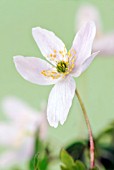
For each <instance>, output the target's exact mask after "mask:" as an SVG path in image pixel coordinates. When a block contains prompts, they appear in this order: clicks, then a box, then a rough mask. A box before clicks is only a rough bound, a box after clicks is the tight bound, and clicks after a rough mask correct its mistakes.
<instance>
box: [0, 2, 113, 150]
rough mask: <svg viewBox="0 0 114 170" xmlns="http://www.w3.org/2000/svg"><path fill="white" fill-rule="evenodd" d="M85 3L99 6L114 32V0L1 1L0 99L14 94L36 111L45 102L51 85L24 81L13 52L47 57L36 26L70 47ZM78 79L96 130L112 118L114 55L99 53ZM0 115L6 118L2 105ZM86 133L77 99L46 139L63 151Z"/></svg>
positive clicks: (104, 22)
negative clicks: (38, 41) (34, 30)
mask: <svg viewBox="0 0 114 170" xmlns="http://www.w3.org/2000/svg"><path fill="white" fill-rule="evenodd" d="M84 4H92V5H95V6H96V7H97V8H98V10H99V11H100V14H101V19H102V25H103V30H104V31H105V32H110V31H113V30H114V1H113V0H100V1H99V0H19V1H18V0H0V102H2V100H3V98H4V97H6V96H10V95H11V96H12V95H13V96H17V97H18V98H20V99H22V100H24V101H26V102H27V103H28V104H29V105H30V106H31V107H33V108H36V109H38V110H40V106H41V103H42V102H43V101H46V102H47V100H48V95H49V92H50V90H51V88H52V86H38V85H34V84H31V83H29V82H27V81H25V80H24V79H23V78H22V77H21V76H20V75H19V74H18V73H17V71H16V69H15V66H14V63H13V56H15V55H18V54H21V55H25V56H35V57H41V58H43V57H42V55H41V53H40V51H39V49H38V47H37V45H36V43H35V41H34V39H33V37H32V33H31V30H32V28H33V27H36V26H40V27H42V28H46V29H48V30H51V31H53V32H55V33H56V34H57V35H58V36H59V37H60V38H61V39H62V40H63V41H64V42H65V44H66V47H67V49H70V47H71V45H72V41H73V38H74V36H75V32H76V29H75V27H76V23H75V21H76V12H77V11H78V9H79V7H80V6H81V5H84ZM107 48H108V47H107ZM76 83H77V88H78V89H79V91H80V94H81V96H82V99H83V101H84V103H85V106H86V109H87V112H88V116H89V118H90V122H91V125H92V128H93V133H94V134H96V133H97V132H98V131H100V130H101V129H102V128H103V127H105V125H106V124H107V123H108V122H109V121H111V120H112V119H114V56H112V57H111V56H106V57H103V56H100V55H99V56H98V57H97V58H96V59H95V60H94V62H93V63H92V64H91V66H90V67H89V69H88V70H87V71H86V72H85V73H84V74H83V75H81V77H80V78H78V79H76ZM0 118H1V119H2V118H3V111H2V109H1V108H0ZM86 135H87V130H86V126H85V122H84V119H83V115H82V112H81V109H80V106H79V103H78V100H77V99H76V97H75V98H74V101H73V105H72V108H71V110H70V113H69V116H68V119H67V121H66V123H65V124H64V126H59V127H58V128H57V129H54V128H51V127H49V132H48V139H49V140H50V142H51V143H53V145H54V146H56V147H57V148H59V149H60V146H63V144H65V143H69V142H70V141H72V140H74V139H77V138H80V137H85V136H86Z"/></svg>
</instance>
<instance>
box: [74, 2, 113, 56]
mask: <svg viewBox="0 0 114 170" xmlns="http://www.w3.org/2000/svg"><path fill="white" fill-rule="evenodd" d="M89 20H94V22H95V24H96V30H97V31H96V37H95V41H94V43H93V50H94V51H97V50H100V54H101V55H102V56H113V55H114V31H112V32H108V33H105V32H104V31H103V28H102V27H103V26H102V21H101V15H100V12H99V10H98V9H97V7H95V6H93V5H83V6H81V7H80V8H79V10H78V12H77V11H76V21H75V25H76V30H77V29H79V28H80V27H81V26H82V25H83V24H84V23H86V22H88V21H89ZM107 47H108V48H107Z"/></svg>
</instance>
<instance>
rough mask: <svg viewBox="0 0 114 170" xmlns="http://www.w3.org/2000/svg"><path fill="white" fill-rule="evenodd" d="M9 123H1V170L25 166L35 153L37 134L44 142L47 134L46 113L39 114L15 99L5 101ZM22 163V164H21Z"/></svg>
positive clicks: (4, 105) (9, 98) (8, 98)
mask: <svg viewBox="0 0 114 170" xmlns="http://www.w3.org/2000/svg"><path fill="white" fill-rule="evenodd" d="M3 110H4V112H5V113H6V116H7V118H8V119H9V120H8V122H3V121H1V122H0V139H1V140H0V146H1V147H5V151H4V152H2V153H1V154H0V169H7V168H12V167H14V166H19V167H20V165H25V164H26V163H27V162H28V161H29V160H30V158H31V156H32V155H33V153H34V142H35V136H36V135H37V134H36V133H37V132H38V131H39V137H40V138H41V139H42V140H44V139H45V137H46V134H47V121H46V117H45V113H44V112H42V113H39V112H37V111H36V110H34V109H32V108H30V107H29V106H28V105H27V104H26V103H24V102H22V101H20V100H19V99H17V98H15V97H7V98H6V99H5V100H4V101H3ZM20 162H21V164H20Z"/></svg>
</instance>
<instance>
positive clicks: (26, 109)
mask: <svg viewBox="0 0 114 170" xmlns="http://www.w3.org/2000/svg"><path fill="white" fill-rule="evenodd" d="M2 105H3V110H4V112H5V113H6V114H7V116H8V117H9V118H10V119H11V120H12V121H13V123H15V124H16V125H18V126H19V127H24V128H26V130H28V131H29V132H34V131H35V130H36V129H37V128H38V126H40V124H41V122H42V117H41V116H42V115H41V114H40V113H38V111H36V110H34V109H32V108H31V107H30V106H29V105H27V104H26V103H25V102H23V101H21V100H19V99H18V98H16V97H13V96H12V97H11V96H9V97H7V98H5V99H4V100H3V102H2Z"/></svg>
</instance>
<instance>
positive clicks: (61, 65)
mask: <svg viewBox="0 0 114 170" xmlns="http://www.w3.org/2000/svg"><path fill="white" fill-rule="evenodd" d="M56 68H57V71H58V72H59V73H65V72H66V71H67V69H68V64H67V63H66V62H65V61H60V62H59V63H58V64H57V67H56Z"/></svg>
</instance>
